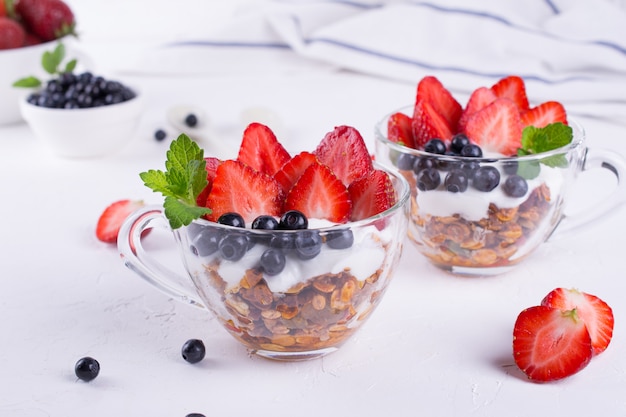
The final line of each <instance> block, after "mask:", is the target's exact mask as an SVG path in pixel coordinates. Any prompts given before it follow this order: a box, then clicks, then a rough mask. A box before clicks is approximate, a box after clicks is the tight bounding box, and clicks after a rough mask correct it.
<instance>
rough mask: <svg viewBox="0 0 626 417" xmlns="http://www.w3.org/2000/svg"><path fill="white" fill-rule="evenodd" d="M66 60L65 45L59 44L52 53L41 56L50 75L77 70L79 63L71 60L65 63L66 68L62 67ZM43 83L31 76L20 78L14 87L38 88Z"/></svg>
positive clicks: (43, 64)
mask: <svg viewBox="0 0 626 417" xmlns="http://www.w3.org/2000/svg"><path fill="white" fill-rule="evenodd" d="M64 59H65V45H63V43H61V42H59V43H58V45H57V46H56V47H55V48H54V50H52V51H45V52H44V53H43V55H42V56H41V66H42V67H43V69H44V70H45V71H46V72H47V73H48V74H50V75H60V74H63V73H65V72H72V71H74V69H75V68H76V65H77V64H78V61H77V60H76V59H71V60H69V61H68V62H66V63H65V66H63V67H61V64H62V63H63V60H64ZM42 84H43V82H42V81H41V80H40V79H39V78H37V77H35V76H33V75H30V76H28V77H24V78H20V79H19V80H17V81H15V82H14V83H13V87H21V88H38V87H40V86H41V85H42Z"/></svg>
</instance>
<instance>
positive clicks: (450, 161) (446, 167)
mask: <svg viewBox="0 0 626 417" xmlns="http://www.w3.org/2000/svg"><path fill="white" fill-rule="evenodd" d="M444 155H447V156H456V155H453V154H452V152H446V153H445V154H444ZM459 166H460V162H458V161H457V160H455V159H454V158H441V159H437V168H438V169H440V170H442V171H452V170H453V169H456V168H458V167H459Z"/></svg>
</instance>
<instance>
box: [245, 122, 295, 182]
mask: <svg viewBox="0 0 626 417" xmlns="http://www.w3.org/2000/svg"><path fill="white" fill-rule="evenodd" d="M290 158H291V156H290V155H289V152H287V150H286V149H285V148H284V147H283V145H281V144H280V143H279V142H278V140H277V139H276V135H274V132H272V130H271V129H270V128H269V127H267V126H265V125H263V124H261V123H250V124H249V125H248V127H247V128H246V130H245V131H244V132H243V139H242V140H241V145H240V147H239V154H238V155H237V160H238V161H241V162H243V163H244V164H247V165H249V166H250V167H251V168H253V169H255V170H257V171H259V172H262V173H264V174H267V175H274V174H275V173H276V171H278V170H279V169H280V168H281V167H282V166H283V165H284V164H285V163H286V162H287V161H288V160H289V159H290Z"/></svg>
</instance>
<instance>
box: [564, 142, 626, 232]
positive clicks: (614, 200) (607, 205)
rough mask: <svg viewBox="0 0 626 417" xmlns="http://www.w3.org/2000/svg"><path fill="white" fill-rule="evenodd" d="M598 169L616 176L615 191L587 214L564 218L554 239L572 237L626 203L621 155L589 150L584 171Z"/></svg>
mask: <svg viewBox="0 0 626 417" xmlns="http://www.w3.org/2000/svg"><path fill="white" fill-rule="evenodd" d="M596 168H603V169H607V170H609V171H610V172H611V173H612V174H613V175H615V178H616V179H617V185H616V187H615V189H614V190H612V192H611V194H610V195H608V196H607V197H606V199H604V200H603V201H601V202H599V203H598V204H595V205H594V207H593V208H590V209H589V210H587V211H586V212H585V213H580V214H576V215H572V216H567V215H566V216H564V218H563V219H562V220H561V224H559V227H558V228H557V229H556V232H555V233H554V235H553V237H554V238H558V239H561V238H563V237H567V236H570V235H571V234H573V233H574V232H576V231H578V230H580V229H581V228H582V227H584V226H588V225H590V224H592V223H595V222H596V221H599V220H602V219H603V218H604V217H605V216H609V215H611V214H612V212H615V211H617V209H618V208H619V207H620V206H621V205H622V204H624V203H626V160H625V159H624V158H623V157H622V156H621V155H620V154H617V153H615V152H612V151H609V150H605V149H589V148H587V149H586V150H585V155H584V160H583V168H582V170H583V171H588V170H590V169H596Z"/></svg>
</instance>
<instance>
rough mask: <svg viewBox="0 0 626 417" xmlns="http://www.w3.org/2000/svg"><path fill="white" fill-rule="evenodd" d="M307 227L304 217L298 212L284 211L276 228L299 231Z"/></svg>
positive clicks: (307, 222) (307, 223)
mask: <svg viewBox="0 0 626 417" xmlns="http://www.w3.org/2000/svg"><path fill="white" fill-rule="evenodd" d="M307 227H309V221H308V220H307V218H306V216H305V215H304V214H303V213H302V212H300V211H298V210H289V211H286V212H285V213H284V214H283V215H282V216H281V218H280V221H279V222H278V228H279V229H282V230H300V229H306V228H307Z"/></svg>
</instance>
